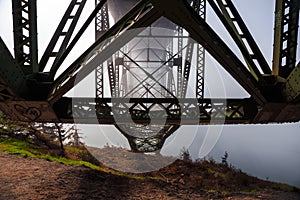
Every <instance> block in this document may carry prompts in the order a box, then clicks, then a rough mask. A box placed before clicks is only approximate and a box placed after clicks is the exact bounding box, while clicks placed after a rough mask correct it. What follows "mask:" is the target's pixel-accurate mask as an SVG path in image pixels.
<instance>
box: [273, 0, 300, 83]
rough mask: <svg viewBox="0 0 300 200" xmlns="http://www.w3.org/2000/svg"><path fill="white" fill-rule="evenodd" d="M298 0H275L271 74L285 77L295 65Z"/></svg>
mask: <svg viewBox="0 0 300 200" xmlns="http://www.w3.org/2000/svg"><path fill="white" fill-rule="evenodd" d="M299 4H300V3H299V0H277V1H276V10H275V34H274V52H273V75H279V76H281V77H284V78H287V77H288V76H289V74H290V73H291V71H292V70H293V69H294V68H295V65H296V52H297V38H298V26H299V25H298V23H299Z"/></svg>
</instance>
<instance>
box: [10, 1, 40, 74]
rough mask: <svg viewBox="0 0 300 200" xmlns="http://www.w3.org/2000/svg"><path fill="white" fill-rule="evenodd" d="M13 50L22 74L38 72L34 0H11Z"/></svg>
mask: <svg viewBox="0 0 300 200" xmlns="http://www.w3.org/2000/svg"><path fill="white" fill-rule="evenodd" d="M12 10H13V28H14V52H15V60H16V63H17V65H19V66H20V67H21V69H22V70H23V72H24V74H26V75H27V74H32V73H34V72H38V71H39V69H38V51H37V49H38V48H37V22H36V0H13V1H12Z"/></svg>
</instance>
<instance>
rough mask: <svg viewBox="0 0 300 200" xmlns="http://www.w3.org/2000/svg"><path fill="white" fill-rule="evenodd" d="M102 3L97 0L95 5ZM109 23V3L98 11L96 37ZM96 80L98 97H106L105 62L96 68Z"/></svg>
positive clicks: (102, 32) (105, 29) (103, 31)
mask: <svg viewBox="0 0 300 200" xmlns="http://www.w3.org/2000/svg"><path fill="white" fill-rule="evenodd" d="M99 3H100V0H95V5H96V6H97V5H98V4H99ZM109 28H110V25H109V15H108V6H107V3H105V4H104V5H103V7H102V8H101V9H100V10H99V12H98V13H97V16H96V17H95V39H96V40H97V39H99V38H100V37H101V36H102V35H103V34H104V33H105V32H106V31H108V29H109ZM95 82H96V97H97V98H103V97H104V88H103V64H102V63H100V64H99V66H98V67H97V69H96V70H95Z"/></svg>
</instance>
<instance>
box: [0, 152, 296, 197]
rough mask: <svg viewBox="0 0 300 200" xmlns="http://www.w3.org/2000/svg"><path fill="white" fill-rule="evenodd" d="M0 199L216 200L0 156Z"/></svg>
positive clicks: (168, 186)
mask: <svg viewBox="0 0 300 200" xmlns="http://www.w3.org/2000/svg"><path fill="white" fill-rule="evenodd" d="M0 165H1V167H0V200H10V199H14V200H17V199H22V200H26V199H47V200H48V199H72V200H73V199H76V200H77V199H120V200H122V199H124V200H125V199H126V200H127V199H168V200H169V199H170V200H171V199H172V200H173V199H200V200H201V199H220V198H217V197H216V196H213V195H212V196H210V197H209V195H208V196H207V194H204V193H203V192H201V190H200V189H199V191H195V190H191V189H189V188H186V187H184V186H181V185H179V184H168V183H164V182H161V181H153V180H136V179H129V178H126V177H121V176H115V175H112V174H106V173H103V172H99V171H95V170H91V169H89V168H85V167H74V166H68V165H64V164H60V163H57V162H49V161H47V160H43V159H33V158H19V157H18V156H14V155H7V154H2V153H0ZM225 199H231V200H238V199H244V200H253V199H292V200H297V199H298V200H299V199H300V196H299V195H297V194H293V193H284V192H277V193H276V192H275V191H272V192H265V193H262V194H255V195H252V196H249V195H242V194H236V195H234V196H233V197H226V198H225Z"/></svg>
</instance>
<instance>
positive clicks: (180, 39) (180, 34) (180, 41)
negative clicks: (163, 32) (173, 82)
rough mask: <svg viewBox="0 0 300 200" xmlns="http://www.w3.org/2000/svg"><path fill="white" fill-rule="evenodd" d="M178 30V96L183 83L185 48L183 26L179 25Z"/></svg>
mask: <svg viewBox="0 0 300 200" xmlns="http://www.w3.org/2000/svg"><path fill="white" fill-rule="evenodd" d="M177 31H178V42H177V43H178V44H177V48H178V49H177V51H178V56H177V63H176V65H177V97H180V95H181V87H182V86H181V85H182V48H183V28H182V27H180V26H177Z"/></svg>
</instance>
